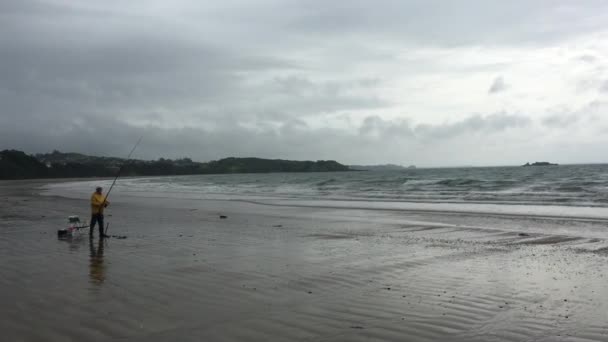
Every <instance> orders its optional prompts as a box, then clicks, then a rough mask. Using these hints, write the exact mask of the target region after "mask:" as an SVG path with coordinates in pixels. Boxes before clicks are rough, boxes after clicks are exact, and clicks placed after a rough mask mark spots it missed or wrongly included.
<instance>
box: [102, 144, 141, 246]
mask: <svg viewBox="0 0 608 342" xmlns="http://www.w3.org/2000/svg"><path fill="white" fill-rule="evenodd" d="M142 138H143V135H142V136H140V137H139V139H138V140H137V142H136V143H135V146H133V148H132V149H131V152H129V155H128V156H127V160H126V161H125V162H124V163H122V165H120V167H119V168H118V172H117V173H116V177H114V181H113V182H112V185H110V189H108V192H106V195H105V196H104V198H103V202H101V206H102V207H104V206H105V205H106V201H107V200H108V197H110V192H112V188H114V185H115V184H116V181H117V180H118V177H120V173H121V172H122V169H123V167H124V166H125V165H126V164H127V162H128V161H129V159H130V158H131V155H132V154H133V152H134V151H135V149H136V148H137V146H138V145H139V143H140V142H141V139H142ZM108 226H109V224H108V225H106V229H105V232H104V235H105V234H106V233H107V232H108Z"/></svg>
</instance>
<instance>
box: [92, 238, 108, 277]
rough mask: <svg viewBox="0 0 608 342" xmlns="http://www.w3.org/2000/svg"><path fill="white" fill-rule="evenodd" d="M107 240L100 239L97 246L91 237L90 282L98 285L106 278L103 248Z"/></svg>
mask: <svg viewBox="0 0 608 342" xmlns="http://www.w3.org/2000/svg"><path fill="white" fill-rule="evenodd" d="M104 245H105V241H104V240H103V239H99V240H98V242H97V246H95V242H94V241H93V239H89V248H90V262H89V278H90V282H91V283H93V284H96V285H101V284H102V283H103V282H104V280H105V278H106V274H105V272H106V270H105V268H106V267H105V265H104V264H103V249H104Z"/></svg>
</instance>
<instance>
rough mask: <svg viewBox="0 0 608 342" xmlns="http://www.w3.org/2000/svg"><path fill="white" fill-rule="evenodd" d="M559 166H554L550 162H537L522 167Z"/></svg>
mask: <svg viewBox="0 0 608 342" xmlns="http://www.w3.org/2000/svg"><path fill="white" fill-rule="evenodd" d="M557 165H559V164H553V163H549V162H535V163H532V164H530V163H525V164H524V165H522V166H524V167H527V166H557Z"/></svg>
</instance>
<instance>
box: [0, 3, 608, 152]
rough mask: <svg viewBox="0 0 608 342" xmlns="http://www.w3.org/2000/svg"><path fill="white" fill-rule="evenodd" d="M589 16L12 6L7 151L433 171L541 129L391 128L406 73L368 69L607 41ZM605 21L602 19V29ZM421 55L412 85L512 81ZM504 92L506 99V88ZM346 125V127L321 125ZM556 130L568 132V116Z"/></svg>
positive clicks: (548, 9) (501, 7)
mask: <svg viewBox="0 0 608 342" xmlns="http://www.w3.org/2000/svg"><path fill="white" fill-rule="evenodd" d="M585 4H586V5H585V6H583V5H580V4H579V3H576V4H573V3H572V2H569V1H565V0H559V1H555V2H529V1H524V0H515V1H503V2H488V1H485V0H468V1H462V2H458V3H455V2H446V1H439V0H431V1H426V0H425V1H422V0H418V1H396V0H394V1H393V0H385V1H380V2H376V3H373V4H372V3H370V2H364V1H351V2H327V1H323V2H322V1H319V0H312V1H278V0H262V1H256V2H251V1H230V2H222V3H219V2H218V3H215V2H200V1H193V0H176V1H174V2H164V3H163V2H158V3H157V4H156V6H150V3H149V2H148V1H144V0H133V1H129V2H125V1H118V0H110V1H101V2H93V1H91V2H74V1H70V0H52V1H50V0H49V1H45V0H38V1H34V0H4V1H1V2H0V27H1V28H2V29H1V30H0V46H1V48H0V103H2V106H1V108H0V148H20V149H25V150H27V151H29V152H40V151H45V150H52V149H55V148H57V149H61V150H66V151H68V150H74V151H77V152H85V153H95V154H102V155H116V156H120V155H123V154H124V151H125V146H127V147H128V146H130V145H131V144H132V143H133V140H134V139H136V137H137V136H139V135H141V134H143V135H144V136H145V139H146V140H145V141H146V144H145V145H142V150H141V155H140V157H145V158H157V157H159V156H166V157H182V156H184V155H188V156H192V157H193V158H196V159H199V160H207V159H213V158H219V157H224V156H227V155H238V156H244V155H255V156H262V157H283V158H297V159H316V158H327V159H330V158H331V159H339V160H344V161H350V162H353V163H355V162H356V163H359V162H366V161H369V162H373V161H375V160H377V159H379V158H380V157H381V156H384V157H382V158H387V159H385V160H377V161H378V162H381V161H401V160H403V159H402V158H404V154H406V153H409V154H410V155H412V156H418V158H420V159H421V160H424V158H430V157H427V156H425V154H424V153H430V154H432V153H433V151H436V150H433V149H432V148H433V147H432V146H436V145H438V144H441V143H442V142H447V143H449V144H450V146H451V145H452V144H454V146H456V145H457V141H456V140H458V139H460V140H458V141H465V140H466V139H468V138H469V137H471V136H475V137H482V138H484V139H485V138H487V139H490V136H491V135H492V134H502V133H509V132H510V131H514V130H516V129H521V130H522V131H523V130H525V128H527V126H528V124H529V120H528V119H527V118H526V117H525V116H518V115H513V114H506V113H498V114H493V115H486V116H482V115H476V116H470V117H467V118H464V119H462V120H457V121H451V122H448V123H445V124H440V125H431V124H418V125H416V124H413V122H414V121H413V120H411V121H410V120H387V119H385V118H383V117H382V116H381V115H377V114H378V113H379V112H380V113H382V111H385V112H386V113H393V115H394V113H395V112H398V108H396V106H397V105H398V104H395V103H391V102H390V101H388V100H386V99H385V97H384V96H383V95H384V94H383V92H384V91H386V90H388V91H389V92H393V91H398V89H397V88H399V86H400V85H398V84H395V83H391V82H390V81H391V79H390V77H391V75H386V74H377V75H376V74H375V71H376V69H375V68H371V67H370V65H369V64H367V62H370V61H371V62H373V63H372V64H373V65H374V66H377V65H385V64H384V63H387V62H390V63H397V62H400V63H401V62H403V61H402V60H399V59H398V58H397V57H396V55H397V53H396V51H404V49H411V51H413V52H415V51H416V50H415V49H416V48H417V47H419V46H420V45H425V46H428V45H432V46H438V47H440V48H442V49H446V48H447V49H446V50H450V49H449V48H450V47H453V46H459V47H461V46H469V47H471V48H476V47H478V46H484V45H509V46H520V45H522V44H540V45H547V44H553V43H555V42H556V41H558V40H561V39H568V38H571V37H573V36H577V35H582V34H587V33H589V32H592V31H594V30H596V29H598V27H599V28H600V29H603V28H604V26H603V25H604V22H605V20H603V19H604V18H603V15H602V13H608V12H606V11H605V9H606V7H607V6H608V4H607V3H605V2H604V1H589V2H586V3H585ZM590 12H594V13H597V14H598V16H597V17H594V18H588V14H589V13H590ZM540 19H542V23H543V24H542V25H540V24H539V20H540ZM583 19H584V20H583ZM564 23H568V24H567V25H564ZM412 56H413V57H412V58H414V59H416V58H418V59H416V60H414V59H413V60H405V64H409V65H411V67H410V68H409V70H411V72H412V73H415V72H416V69H417V70H422V71H423V73H424V72H426V73H434V74H436V75H440V74H442V73H453V72H454V71H459V72H461V73H467V74H468V73H472V72H475V71H478V72H479V71H482V72H486V73H487V72H489V71H491V72H492V73H494V74H500V73H502V71H500V70H501V69H504V66H505V65H506V64H504V63H503V61H480V62H479V63H477V62H474V63H471V64H470V65H464V66H463V65H462V64H458V63H456V64H453V63H449V62H446V61H447V60H449V58H450V53H449V51H448V53H446V54H445V55H444V56H443V57H442V58H445V60H441V61H440V62H445V63H436V62H437V60H434V61H433V60H428V61H427V60H426V59H428V58H427V55H426V54H424V53H422V54H421V55H416V54H412ZM581 58H582V60H588V61H591V59H590V58H589V57H585V56H582V57H581ZM465 64H466V63H465ZM597 64H599V63H597ZM425 68H426V69H425ZM405 69H408V68H407V66H405V67H404V70H405ZM379 72H382V71H379ZM396 72H397V71H396ZM400 72H402V73H405V74H408V75H409V73H408V72H409V71H407V72H405V71H403V70H401V71H400ZM423 73H421V74H423ZM421 74H418V75H421ZM362 75H364V76H362ZM418 75H416V76H418ZM385 77H386V78H388V80H386V83H385V79H384V78H385ZM439 78H440V77H439V76H437V79H439ZM495 81H496V82H498V81H499V79H497V80H495ZM438 82H440V80H438ZM423 83H424V82H423ZM499 83H501V84H502V85H501V84H498V85H497V87H496V91H498V90H500V89H501V88H502V89H504V81H503V80H502V79H500V82H499ZM597 86H598V85H597V84H594V89H597ZM491 88H492V87H491ZM602 89H603V87H602ZM408 96H409V94H408ZM413 96H416V94H412V97H413ZM423 100H424V99H423ZM437 100H438V101H441V100H442V99H437ZM593 112H594V113H595V115H600V112H598V111H597V110H595V111H593ZM353 113H354V114H353ZM425 114H426V113H420V114H416V115H417V117H418V118H420V117H421V115H425ZM342 116H344V117H345V118H344V119H343V121H344V122H345V124H344V125H343V126H342V128H311V127H318V126H319V125H320V123H322V122H324V120H325V119H328V118H330V119H332V120H342V119H340V118H341V117H342ZM364 116H367V118H366V119H365V120H364V121H363V123H362V124H361V126H360V127H359V126H357V127H355V128H352V127H353V126H356V124H355V123H353V122H358V120H357V118H361V117H364ZM311 121H314V123H315V124H316V125H312V124H310V125H309V124H308V123H309V122H311ZM544 125H545V127H550V126H552V125H553V126H559V119H554V120H553V121H551V119H547V121H546V122H545V123H544ZM346 127H350V128H346ZM521 134H522V135H524V134H525V132H524V133H521ZM455 138H458V139H455ZM425 144H426V145H425ZM422 145H424V146H422ZM450 146H447V147H445V148H446V149H449V148H451V147H450ZM468 148H470V149H475V148H477V147H476V146H474V145H473V146H468ZM379 151H380V152H379ZM417 151H422V152H417ZM423 152H424V153H423ZM442 155H443V156H446V158H447V157H449V156H451V155H452V154H442ZM391 159H393V160H391ZM405 162H408V161H407V160H405Z"/></svg>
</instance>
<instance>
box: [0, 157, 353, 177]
mask: <svg viewBox="0 0 608 342" xmlns="http://www.w3.org/2000/svg"><path fill="white" fill-rule="evenodd" d="M121 166H122V171H121V174H122V175H123V176H169V175H198V174H224V173H270V172H342V171H352V170H351V169H350V168H349V167H348V166H346V165H342V164H340V163H338V162H336V161H334V160H318V161H294V160H282V159H262V158H224V159H220V160H214V161H210V162H204V163H202V162H195V161H192V160H191V159H190V158H182V159H174V160H172V159H164V158H160V159H158V160H135V159H129V160H126V159H122V158H114V157H97V156H89V155H84V154H79V153H62V152H59V151H53V152H52V153H45V154H36V155H28V154H26V153H24V152H22V151H16V150H4V151H0V179H31V178H72V177H74V178H78V177H113V176H115V175H116V172H117V171H118V169H119V168H120V167H121Z"/></svg>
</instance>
